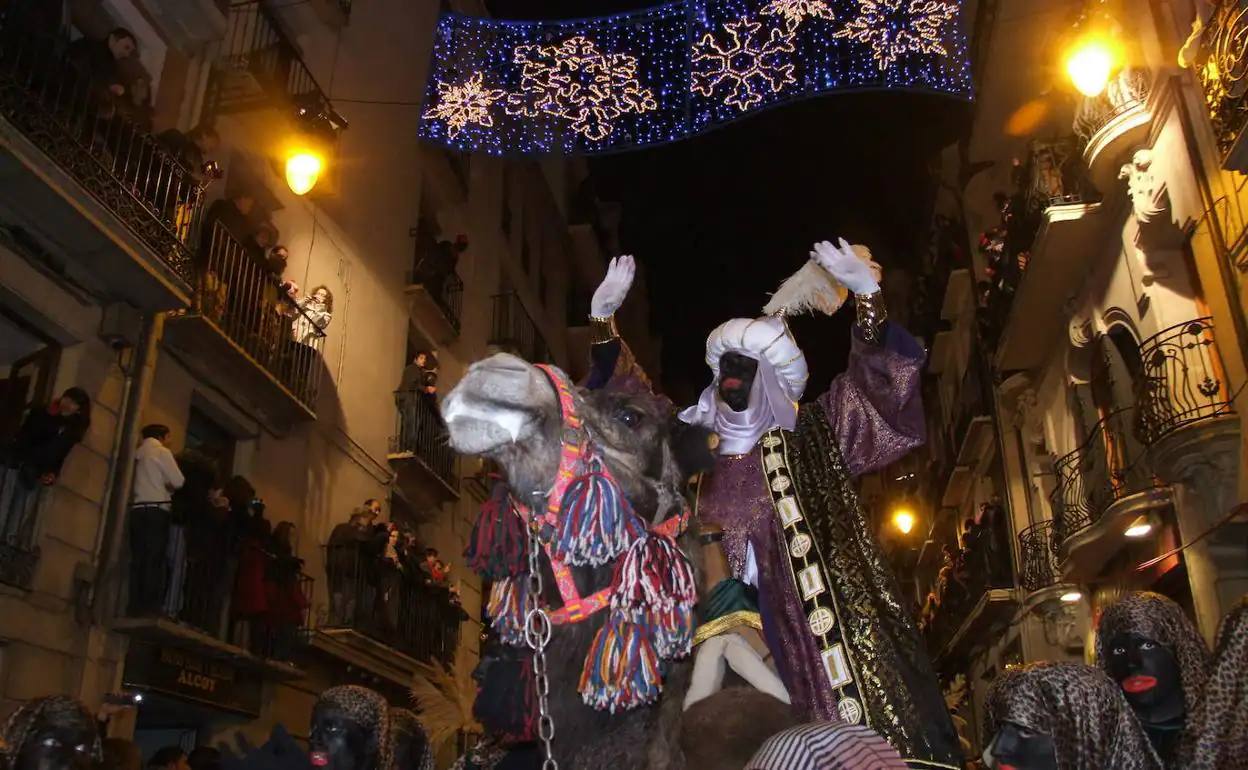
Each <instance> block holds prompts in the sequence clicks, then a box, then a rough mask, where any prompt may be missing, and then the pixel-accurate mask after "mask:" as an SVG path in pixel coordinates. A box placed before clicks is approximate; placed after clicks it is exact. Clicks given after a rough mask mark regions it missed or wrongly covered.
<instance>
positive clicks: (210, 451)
mask: <svg viewBox="0 0 1248 770" xmlns="http://www.w3.org/2000/svg"><path fill="white" fill-rule="evenodd" d="M237 444H238V439H236V438H235V437H234V434H232V433H230V432H229V431H228V430H226V429H225V428H223V427H221V425H220V423H218V422H217V421H216V420H213V419H212V418H211V417H209V416H208V415H207V414H205V413H204V412H203V411H202V410H200V409H199V408H198V407H194V406H192V407H191V414H190V417H189V418H188V419H187V421H186V448H187V449H190V450H194V451H195V452H198V453H199V454H201V455H203V456H204V457H207V458H208V459H210V460H212V461H213V463H214V464H215V465H216V466H217V473H218V474H220V477H221V478H222V479H226V478H229V477H230V476H231V475H232V474H233V473H234V450H235V448H236V446H237Z"/></svg>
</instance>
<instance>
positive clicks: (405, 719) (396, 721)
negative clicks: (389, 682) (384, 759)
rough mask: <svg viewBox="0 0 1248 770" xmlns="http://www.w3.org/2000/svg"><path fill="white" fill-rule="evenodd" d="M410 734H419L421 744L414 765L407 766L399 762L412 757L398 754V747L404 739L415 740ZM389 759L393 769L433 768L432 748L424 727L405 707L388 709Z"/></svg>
mask: <svg viewBox="0 0 1248 770" xmlns="http://www.w3.org/2000/svg"><path fill="white" fill-rule="evenodd" d="M412 736H420V738H419V740H420V742H421V744H422V746H423V748H422V750H421V754H420V756H419V757H415V760H416V763H417V764H416V766H415V767H407V766H403V765H400V763H401V762H404V761H406V760H410V759H413V758H412V757H402V756H399V747H400V746H401V744H402V742H403V741H405V740H417V739H416V738H414V737H412ZM390 761H391V767H392V768H393V770H433V750H432V748H431V747H430V746H429V740H428V737H427V736H426V735H425V728H424V727H422V726H421V724H420V720H419V719H417V718H416V715H415V714H413V713H412V712H411V711H409V710H407V709H400V708H392V709H390Z"/></svg>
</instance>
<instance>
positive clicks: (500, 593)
mask: <svg viewBox="0 0 1248 770" xmlns="http://www.w3.org/2000/svg"><path fill="white" fill-rule="evenodd" d="M528 586H529V580H528V576H527V575H521V576H518V577H514V578H503V579H502V580H498V581H495V583H494V585H493V587H491V588H490V601H489V602H488V603H487V604H486V606H485V612H486V614H487V615H489V616H490V628H492V629H494V632H495V633H496V634H498V639H499V641H501V642H502V643H503V644H510V645H515V646H520V645H523V644H524V643H525V642H524V621H525V611H526V610H525V604H526V599H527V597H528V592H529V588H528Z"/></svg>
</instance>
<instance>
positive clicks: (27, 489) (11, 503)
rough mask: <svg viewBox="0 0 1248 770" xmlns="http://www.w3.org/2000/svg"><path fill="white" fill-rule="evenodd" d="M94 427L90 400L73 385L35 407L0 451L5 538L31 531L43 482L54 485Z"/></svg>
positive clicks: (1, 535)
mask: <svg viewBox="0 0 1248 770" xmlns="http://www.w3.org/2000/svg"><path fill="white" fill-rule="evenodd" d="M90 425H91V399H90V397H88V396H87V392H86V391H85V390H83V389H82V388H69V389H67V390H66V391H65V392H64V393H62V394H61V397H60V398H59V399H57V400H56V401H54V402H52V403H51V404H49V405H47V406H43V405H37V406H32V407H31V408H30V409H29V410H28V411H27V412H26V416H25V418H24V419H23V420H22V424H21V426H20V427H19V428H18V430H17V435H16V436H14V437H13V439H12V440H11V441H10V442H8V443H7V445H6V446H4V447H3V448H2V451H0V460H2V461H3V468H2V470H3V477H2V478H0V540H4V541H8V542H19V543H20V542H24V540H25V539H27V538H29V536H30V535H31V531H30V528H31V526H32V525H33V523H34V513H35V506H36V505H37V503H38V498H39V496H38V490H39V487H40V486H45V487H48V486H51V485H53V484H55V483H56V479H57V477H58V476H59V475H60V472H61V466H63V465H64V464H65V458H67V457H68V456H69V452H70V450H71V449H73V448H74V445H75V444H77V443H78V442H80V441H82V438H83V436H85V435H86V433H87V428H88V427H90Z"/></svg>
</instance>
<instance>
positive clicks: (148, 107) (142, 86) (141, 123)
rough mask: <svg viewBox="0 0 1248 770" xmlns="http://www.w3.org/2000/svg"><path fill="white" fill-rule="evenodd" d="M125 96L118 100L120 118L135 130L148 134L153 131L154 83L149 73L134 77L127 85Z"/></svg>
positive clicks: (137, 74) (141, 73)
mask: <svg viewBox="0 0 1248 770" xmlns="http://www.w3.org/2000/svg"><path fill="white" fill-rule="evenodd" d="M125 88H126V93H125V95H124V96H123V97H122V98H121V99H118V100H117V115H118V117H120V118H122V119H124V120H126V121H129V123H130V124H131V126H133V128H135V129H137V130H139V131H140V132H143V133H147V132H150V131H151V130H152V114H153V113H154V111H155V110H154V108H153V107H152V81H151V80H150V79H149V78H148V76H147V73H144V72H140V73H136V74H135V75H133V76H132V77H131V78H130V80H129V82H127V83H126V86H125Z"/></svg>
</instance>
